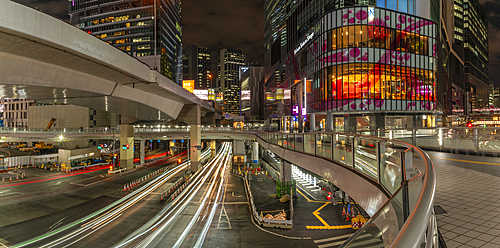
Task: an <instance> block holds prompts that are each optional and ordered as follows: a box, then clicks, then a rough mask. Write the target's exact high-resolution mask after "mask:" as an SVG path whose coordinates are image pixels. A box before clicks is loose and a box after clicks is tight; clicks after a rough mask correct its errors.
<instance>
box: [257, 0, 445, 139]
mask: <svg viewBox="0 0 500 248" xmlns="http://www.w3.org/2000/svg"><path fill="white" fill-rule="evenodd" d="M267 2H269V1H266V3H267ZM287 2H288V4H287V9H289V11H288V12H287V14H286V24H285V25H284V26H283V27H281V28H280V30H286V39H284V40H286V41H285V42H283V39H282V38H279V39H276V40H275V41H274V43H273V44H271V45H269V46H266V49H267V51H266V56H265V65H266V83H265V89H266V92H265V99H266V103H265V115H266V117H267V118H271V119H273V118H276V119H279V120H280V121H281V124H280V125H281V126H282V127H283V129H285V130H286V129H288V128H289V127H291V128H294V129H299V127H298V126H299V125H297V123H298V120H299V119H300V116H302V117H305V118H304V119H305V120H306V122H309V121H311V120H313V121H315V123H318V124H319V125H315V126H317V127H318V128H319V127H321V128H323V129H325V128H326V129H336V130H349V131H351V130H363V129H383V128H391V127H393V128H396V127H411V126H434V125H436V114H437V112H438V104H437V95H436V89H437V88H438V80H437V78H438V75H437V70H438V63H437V62H438V61H437V57H438V54H437V46H438V37H439V34H438V32H439V31H440V29H439V25H438V23H439V22H438V21H439V16H440V14H439V13H440V12H439V10H440V8H439V1H437V0H424V1H418V5H417V1H414V0H399V1H391V0H387V1H375V0H369V1H339V0H331V1H322V2H321V3H322V4H324V5H322V6H320V5H319V4H318V3H317V2H315V1H307V0H304V1H287ZM266 16H268V13H266ZM266 25H267V24H266ZM277 36H278V37H282V36H283V33H281V34H278V35H277ZM276 42H280V43H279V45H276ZM275 48H278V49H279V51H278V52H277V51H276V50H275ZM273 50H274V51H273ZM276 53H278V54H279V60H278V61H277V62H278V63H276V61H275V60H276V55H275V54H276ZM301 108H302V111H301V113H300V112H299V109H301ZM325 119H327V120H329V121H331V124H326V123H324V122H325ZM295 122H296V123H295ZM308 126H309V125H308ZM304 127H305V125H304Z"/></svg>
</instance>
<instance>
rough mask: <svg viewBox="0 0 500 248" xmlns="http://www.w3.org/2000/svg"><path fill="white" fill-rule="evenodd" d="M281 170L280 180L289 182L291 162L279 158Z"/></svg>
mask: <svg viewBox="0 0 500 248" xmlns="http://www.w3.org/2000/svg"><path fill="white" fill-rule="evenodd" d="M280 169H281V171H280V181H281V182H282V183H284V182H290V181H292V164H290V163H288V162H287V161H285V160H281V168H280Z"/></svg>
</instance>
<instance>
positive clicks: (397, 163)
mask: <svg viewBox="0 0 500 248" xmlns="http://www.w3.org/2000/svg"><path fill="white" fill-rule="evenodd" d="M379 147H380V184H382V185H383V186H384V187H385V189H387V191H389V193H391V194H394V192H396V191H397V190H398V189H399V187H401V181H402V178H401V177H402V171H401V170H402V160H401V152H400V151H398V150H397V149H394V148H392V147H390V146H386V145H384V144H381V143H379Z"/></svg>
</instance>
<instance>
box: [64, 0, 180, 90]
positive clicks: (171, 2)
mask: <svg viewBox="0 0 500 248" xmlns="http://www.w3.org/2000/svg"><path fill="white" fill-rule="evenodd" d="M68 4H69V16H70V22H71V23H72V24H73V25H76V26H77V27H78V28H80V29H82V30H84V31H86V32H88V33H89V34H92V35H94V36H95V37H97V38H100V39H102V40H103V41H105V42H107V43H109V44H111V45H113V46H115V47H117V48H118V49H120V50H122V51H124V52H126V53H128V54H130V55H132V56H134V57H138V58H139V59H141V60H143V59H145V58H146V57H148V56H151V57H150V58H149V59H145V61H144V62H145V63H147V64H148V65H150V66H151V67H154V68H155V69H157V70H158V71H160V72H161V73H162V74H163V75H165V76H167V77H168V78H170V79H172V80H173V81H175V82H176V83H178V84H180V83H181V81H182V61H181V59H182V28H181V2H180V0H145V1H117V0H99V1H91V0H71V1H69V2H68ZM155 11H156V14H155ZM155 17H156V19H155ZM155 35H156V39H155ZM148 60H152V61H154V62H152V63H149V62H148Z"/></svg>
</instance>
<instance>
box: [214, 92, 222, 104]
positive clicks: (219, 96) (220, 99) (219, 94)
mask: <svg viewBox="0 0 500 248" xmlns="http://www.w3.org/2000/svg"><path fill="white" fill-rule="evenodd" d="M216 95H217V98H216V99H215V100H216V101H218V102H220V101H222V100H224V97H222V93H217V94H216Z"/></svg>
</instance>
